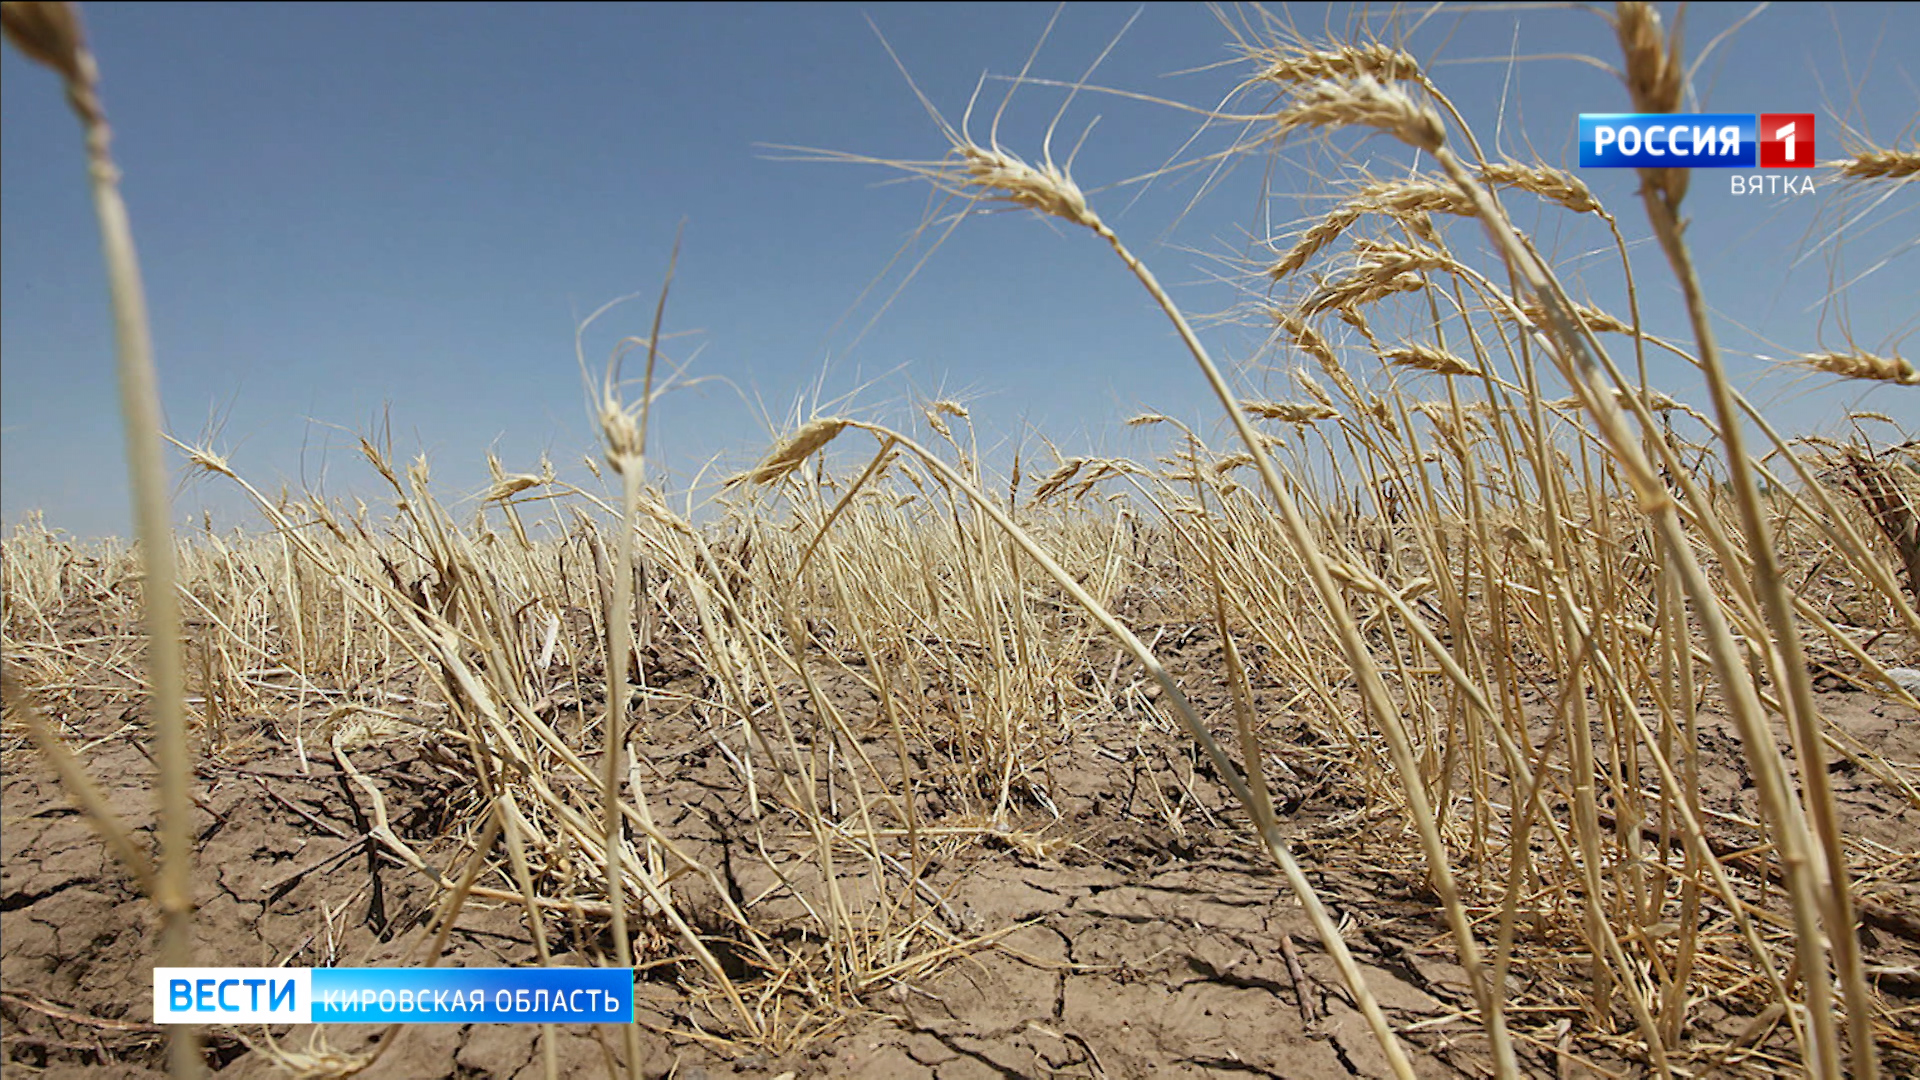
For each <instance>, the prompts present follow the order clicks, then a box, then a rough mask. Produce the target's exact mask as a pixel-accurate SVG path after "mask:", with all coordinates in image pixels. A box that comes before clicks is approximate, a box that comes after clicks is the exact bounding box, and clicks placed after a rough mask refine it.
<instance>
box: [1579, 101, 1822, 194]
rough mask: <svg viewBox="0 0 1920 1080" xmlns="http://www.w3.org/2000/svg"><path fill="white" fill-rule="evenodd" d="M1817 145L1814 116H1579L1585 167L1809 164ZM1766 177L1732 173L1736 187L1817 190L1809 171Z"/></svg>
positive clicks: (1744, 190) (1782, 166) (1745, 190)
mask: <svg viewBox="0 0 1920 1080" xmlns="http://www.w3.org/2000/svg"><path fill="white" fill-rule="evenodd" d="M1814 146H1815V143H1814V115H1813V114H1812V113H1760V114H1757V115H1756V114H1754V113H1581V114H1580V167H1581V168H1583V169H1752V168H1755V167H1756V166H1757V167H1759V168H1762V169H1811V168H1813V167H1814V165H1815V163H1816V158H1817V156H1816V154H1815V153H1814ZM1766 179H1767V180H1770V181H1774V182H1773V183H1762V178H1761V177H1758V176H1754V177H1751V178H1746V177H1739V176H1736V177H1733V178H1732V181H1733V192H1734V194H1736V195H1739V194H1746V193H1748V192H1761V191H1775V192H1778V191H1780V190H1782V188H1784V189H1785V190H1786V191H1787V192H1790V193H1794V192H1798V193H1805V192H1811V191H1812V190H1813V178H1812V177H1811V176H1805V177H1794V176H1788V177H1785V178H1784V179H1785V181H1786V182H1785V184H1784V185H1783V184H1780V183H1779V182H1778V181H1779V180H1781V179H1782V178H1780V177H1768V178H1766ZM1743 181H1744V182H1743Z"/></svg>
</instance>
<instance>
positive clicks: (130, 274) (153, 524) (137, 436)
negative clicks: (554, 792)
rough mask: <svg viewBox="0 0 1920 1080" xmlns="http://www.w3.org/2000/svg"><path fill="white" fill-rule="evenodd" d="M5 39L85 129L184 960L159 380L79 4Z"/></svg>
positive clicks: (171, 573) (20, 25)
mask: <svg viewBox="0 0 1920 1080" xmlns="http://www.w3.org/2000/svg"><path fill="white" fill-rule="evenodd" d="M0 26H4V29H5V33H6V37H7V40H9V41H11V42H13V44H14V46H15V47H16V48H18V49H19V50H20V51H21V52H22V53H24V54H25V55H26V56H28V57H29V58H31V59H33V60H36V61H39V62H40V63H42V64H45V65H46V66H48V67H50V68H52V69H53V70H54V71H56V72H58V73H59V75H60V78H61V80H62V81H63V82H64V83H65V84H66V90H67V103H68V104H69V105H71V106H72V107H73V111H74V115H76V116H77V117H79V119H80V126H81V127H82V129H83V130H84V131H85V133H86V140H87V175H88V179H89V181H90V182H91V186H92V189H93V209H94V213H95V215H96V216H97V217H98V218H99V219H100V242H101V248H102V251H103V254H104V256H105V259H106V264H107V285H108V288H109V291H110V292H111V294H112V299H113V329H114V342H115V346H116V348H117V351H118V354H119V374H120V411H121V414H122V416H123V418H124V422H125V428H126V439H127V477H128V480H129V481H130V483H131V486H132V488H133V516H134V533H135V536H136V537H137V538H138V539H139V542H140V552H141V558H142V560H143V561H144V564H145V571H146V575H145V580H144V581H143V582H142V583H141V601H142V605H143V606H144V607H145V609H146V629H147V664H148V677H149V678H150V679H151V680H152V685H153V698H152V702H153V732H154V741H155V743H156V744H157V745H156V748H155V750H156V752H155V755H154V758H155V760H154V764H155V767H156V770H157V772H158V774H159V780H158V786H159V794H160V800H159V801H160V866H159V869H158V871H157V872H156V874H155V875H154V878H153V891H152V893H151V895H152V897H153V900H154V902H155V903H156V904H157V905H158V906H159V908H160V955H159V963H160V965H161V966H163V967H190V966H192V964H193V831H192V822H191V820H190V819H189V815H190V814H191V813H192V808H193V803H192V797H191V792H190V790H189V786H190V785H191V783H192V780H193V776H192V763H191V761H190V760H189V753H188V750H187V721H186V702H185V685H186V683H185V673H184V669H183V664H182V657H181V647H180V598H179V596H178V595H176V594H175V592H174V583H175V581H176V579H177V576H178V567H177V562H178V556H177V555H176V553H175V552H174V548H173V527H172V525H171V523H170V517H171V513H170V509H169V500H168V498H167V473H166V458H165V456H164V453H165V452H164V447H163V444H162V442H161V438H160V390H159V385H158V380H157V378H156V376H155V373H154V366H153V339H152V336H151V334H150V332H149V330H148V325H147V299H146V290H145V288H144V286H143V285H142V284H141V280H140V260H139V257H138V256H137V255H136V254H135V251H134V246H133V227H132V225H131V224H130V223H129V222H128V220H127V206H126V203H125V202H124V201H123V200H122V199H121V198H120V180H119V177H120V171H119V169H118V168H117V167H116V166H115V165H114V163H113V154H112V152H111V150H110V144H111V142H112V138H113V132H112V129H110V128H109V127H108V126H107V114H106V112H105V110H104V109H103V108H102V106H101V104H100V96H99V86H98V83H99V67H98V65H96V64H95V62H94V59H93V54H92V52H90V51H89V50H88V49H87V45H86V35H85V33H84V31H83V30H82V28H81V24H80V13H79V9H78V8H77V7H76V6H75V5H73V4H65V3H26V2H20V0H10V2H8V3H7V4H5V5H4V6H3V7H0ZM171 1034H172V1038H171V1039H170V1041H169V1050H168V1058H169V1067H170V1069H171V1071H172V1073H173V1075H174V1076H176V1077H189V1076H199V1075H201V1074H202V1073H204V1072H205V1068H206V1064H205V1062H204V1061H202V1060H201V1058H200V1037H199V1032H198V1030H197V1029H195V1028H192V1027H176V1028H173V1029H172V1033H171Z"/></svg>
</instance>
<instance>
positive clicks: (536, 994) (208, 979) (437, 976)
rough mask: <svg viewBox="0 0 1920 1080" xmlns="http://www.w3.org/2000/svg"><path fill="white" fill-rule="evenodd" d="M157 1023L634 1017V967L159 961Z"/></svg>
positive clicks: (619, 1020)
mask: <svg viewBox="0 0 1920 1080" xmlns="http://www.w3.org/2000/svg"><path fill="white" fill-rule="evenodd" d="M153 1012H154V1022H155V1023H160V1024H239V1023H249V1024H391V1023H409V1024H629V1023H632V1022H633V969H632V968H561V967H552V968H155V969H154V972H153Z"/></svg>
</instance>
